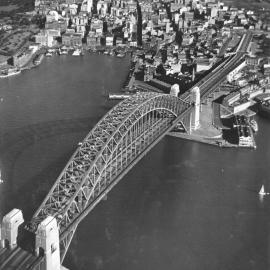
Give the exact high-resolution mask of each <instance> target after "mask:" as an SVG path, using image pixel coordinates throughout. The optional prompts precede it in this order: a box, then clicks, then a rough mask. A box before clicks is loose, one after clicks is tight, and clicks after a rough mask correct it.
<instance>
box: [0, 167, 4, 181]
mask: <svg viewBox="0 0 270 270" xmlns="http://www.w3.org/2000/svg"><path fill="white" fill-rule="evenodd" d="M3 183H4V180H3V179H2V173H1V170H0V184H3Z"/></svg>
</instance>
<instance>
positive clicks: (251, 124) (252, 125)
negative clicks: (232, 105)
mask: <svg viewBox="0 0 270 270" xmlns="http://www.w3.org/2000/svg"><path fill="white" fill-rule="evenodd" d="M250 126H251V128H252V129H253V131H254V132H257V131H258V130H259V128H258V123H257V122H256V120H254V119H252V120H251V121H250Z"/></svg>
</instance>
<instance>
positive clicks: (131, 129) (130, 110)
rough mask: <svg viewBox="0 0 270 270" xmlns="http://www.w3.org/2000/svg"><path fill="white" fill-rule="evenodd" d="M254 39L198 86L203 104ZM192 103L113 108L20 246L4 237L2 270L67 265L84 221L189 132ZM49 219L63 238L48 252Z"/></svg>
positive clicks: (171, 99)
mask: <svg viewBox="0 0 270 270" xmlns="http://www.w3.org/2000/svg"><path fill="white" fill-rule="evenodd" d="M251 38H252V33H250V32H247V33H246V34H245V35H244V36H243V38H242V40H241V43H240V45H239V47H238V50H237V52H236V54H235V55H232V56H230V57H228V58H227V59H225V60H224V62H223V63H221V64H220V65H219V66H218V67H217V68H216V69H215V70H213V71H212V72H211V73H210V74H208V75H207V76H206V77H205V78H204V79H203V80H202V81H200V82H199V83H198V84H197V85H196V86H199V88H200V94H201V98H202V99H205V98H207V97H208V95H210V94H211V93H212V92H213V91H215V90H216V89H217V87H218V86H219V85H220V83H222V82H223V81H224V80H225V79H226V75H227V74H228V73H229V72H231V71H232V70H234V69H235V68H236V67H237V66H238V65H239V63H240V61H242V59H243V56H244V55H245V52H246V50H247V47H248V44H249V42H250V41H251ZM190 98H191V95H190V91H188V92H187V93H184V94H183V95H182V96H181V97H180V98H178V97H175V96H172V95H167V94H160V93H139V94H136V95H134V96H131V97H129V98H127V99H125V100H123V101H122V102H120V103H119V104H117V105H116V106H115V107H114V108H112V109H111V110H110V111H109V112H108V113H107V114H106V115H105V116H104V117H103V118H102V119H101V120H100V121H99V122H98V123H97V124H96V126H95V127H94V128H93V129H92V130H91V131H90V133H89V134H88V135H87V136H86V138H85V139H84V140H83V141H82V142H81V143H79V146H78V148H77V150H76V151H75V153H74V154H73V156H72V157H71V158H70V160H69V161H68V163H67V165H66V166H65V168H64V169H63V171H62V172H61V174H60V176H59V177H58V178H57V180H56V182H55V184H54V185H53V187H52V188H51V190H50V191H49V193H48V195H47V196H46V198H45V199H44V201H43V202H42V204H41V206H40V207H39V209H38V210H37V211H36V213H35V214H34V216H33V218H32V219H31V221H29V222H24V223H22V224H21V225H20V227H19V235H18V238H17V239H18V246H16V245H15V246H14V248H13V249H10V248H8V246H10V244H11V243H9V242H8V241H7V239H5V238H4V237H5V236H4V235H3V233H2V236H1V239H2V244H3V246H4V247H2V248H0V269H1V270H9V269H16V270H20V269H40V270H43V269H48V268H46V265H47V264H48V261H46V260H47V257H46V256H47V255H48V254H49V252H51V253H54V254H56V253H59V260H60V261H61V262H63V260H64V257H65V255H66V252H67V249H68V247H69V245H70V242H71V240H72V237H73V235H74V233H75V230H76V228H77V226H78V224H79V223H80V221H81V220H82V219H83V218H84V217H85V216H86V215H87V214H88V213H89V212H90V211H91V210H92V209H93V208H94V207H95V206H96V205H97V204H98V203H99V202H100V200H101V199H102V198H103V197H104V196H106V194H107V193H108V192H109V191H110V190H111V189H112V188H113V187H114V186H115V185H116V184H117V183H118V181H120V179H121V178H123V176H124V175H125V174H126V173H127V172H128V171H129V170H130V169H131V168H132V167H133V166H134V165H135V164H136V163H137V162H138V161H139V160H140V159H141V158H142V157H143V156H144V155H146V153H147V152H148V151H150V150H151V148H152V147H153V146H154V145H155V144H157V143H158V142H159V141H160V140H161V139H162V138H163V137H164V136H165V135H166V134H167V133H168V132H169V131H170V130H171V129H172V128H173V127H174V126H175V125H176V124H177V123H179V122H181V123H182V124H183V126H184V127H186V128H188V127H190V118H191V115H192V113H193V109H194V104H193V103H192V102H190ZM48 217H53V219H54V220H55V221H56V222H57V230H58V232H59V243H58V246H57V245H54V244H53V243H52V244H51V245H50V246H49V249H47V248H48V247H46V246H44V245H42V237H43V234H46V233H44V231H42V226H43V225H44V226H45V224H44V220H46V222H47V223H48V224H49V220H48ZM11 218H12V217H11ZM50 222H51V220H50ZM2 231H3V230H2ZM7 231H8V229H7ZM37 237H38V240H37ZM29 239H30V243H29ZM40 239H41V240H40ZM31 241H32V242H31ZM37 255H38V256H37Z"/></svg>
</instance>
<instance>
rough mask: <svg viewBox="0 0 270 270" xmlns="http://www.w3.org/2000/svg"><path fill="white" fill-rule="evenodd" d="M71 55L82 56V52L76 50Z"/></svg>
mask: <svg viewBox="0 0 270 270" xmlns="http://www.w3.org/2000/svg"><path fill="white" fill-rule="evenodd" d="M72 55H73V56H80V55H82V50H81V49H76V50H75V51H74V52H73V54H72Z"/></svg>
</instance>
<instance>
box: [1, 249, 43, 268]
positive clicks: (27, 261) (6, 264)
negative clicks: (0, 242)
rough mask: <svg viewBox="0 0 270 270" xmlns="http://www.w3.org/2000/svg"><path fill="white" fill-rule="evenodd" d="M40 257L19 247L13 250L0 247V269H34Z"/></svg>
mask: <svg viewBox="0 0 270 270" xmlns="http://www.w3.org/2000/svg"><path fill="white" fill-rule="evenodd" d="M40 259H41V258H38V257H36V256H34V255H33V254H31V253H29V252H28V251H25V250H23V249H22V248H20V247H16V248H15V249H13V250H10V249H7V248H0V270H15V269H16V270H25V269H34V266H35V265H36V264H37V263H38V261H39V260H40Z"/></svg>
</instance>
